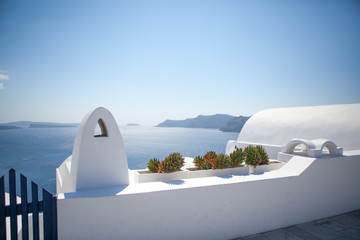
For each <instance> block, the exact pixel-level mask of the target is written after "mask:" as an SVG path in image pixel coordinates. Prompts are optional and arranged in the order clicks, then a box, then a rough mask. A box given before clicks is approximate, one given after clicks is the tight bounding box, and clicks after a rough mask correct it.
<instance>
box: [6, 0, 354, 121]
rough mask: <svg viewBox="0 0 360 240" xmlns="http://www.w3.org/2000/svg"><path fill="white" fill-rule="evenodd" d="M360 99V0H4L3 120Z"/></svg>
mask: <svg viewBox="0 0 360 240" xmlns="http://www.w3.org/2000/svg"><path fill="white" fill-rule="evenodd" d="M359 102H360V2H359V1H355V0H354V1H350V0H338V1H325V0H324V1H318V0H312V1H310V0H309V1H306V0H305V1H257V0H254V1H241V0H239V1H226V0H225V1H220V0H219V1H196V0H194V1H10V0H1V1H0V122H9V121H18V120H31V121H52V122H80V121H81V120H82V118H83V116H84V115H85V114H86V113H87V112H88V111H89V110H90V109H93V108H95V107H98V106H105V107H107V108H108V109H109V110H110V111H111V112H112V113H113V115H114V116H115V118H116V119H117V121H118V123H119V124H127V123H140V124H143V125H155V124H157V123H159V122H162V121H164V120H165V119H184V118H187V117H195V116H197V115H199V114H206V115H208V114H215V113H227V114H231V115H236V116H239V115H252V114H254V113H256V112H257V111H260V110H263V109H267V108H277V107H294V106H308V105H324V104H343V103H359Z"/></svg>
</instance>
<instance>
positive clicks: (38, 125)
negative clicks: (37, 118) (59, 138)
mask: <svg viewBox="0 0 360 240" xmlns="http://www.w3.org/2000/svg"><path fill="white" fill-rule="evenodd" d="M68 127H78V125H76V124H72V123H65V124H64V123H32V124H30V125H29V128H68Z"/></svg>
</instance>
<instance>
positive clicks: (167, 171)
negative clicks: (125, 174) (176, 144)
mask: <svg viewBox="0 0 360 240" xmlns="http://www.w3.org/2000/svg"><path fill="white" fill-rule="evenodd" d="M183 166H184V158H183V156H182V155H181V154H180V153H171V154H169V156H167V157H166V158H165V159H164V160H162V161H161V162H160V161H159V160H158V159H156V158H152V159H150V160H149V162H148V163H147V168H148V170H138V171H135V172H134V182H135V183H143V182H155V181H174V180H179V179H185V178H187V172H184V171H181V168H182V167H183Z"/></svg>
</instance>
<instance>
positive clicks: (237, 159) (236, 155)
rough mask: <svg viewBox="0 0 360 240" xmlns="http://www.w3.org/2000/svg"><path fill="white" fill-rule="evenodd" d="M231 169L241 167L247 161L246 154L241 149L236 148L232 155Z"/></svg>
mask: <svg viewBox="0 0 360 240" xmlns="http://www.w3.org/2000/svg"><path fill="white" fill-rule="evenodd" d="M229 157H230V167H231V168H235V167H240V165H241V164H242V162H243V161H244V159H245V152H244V151H243V150H242V149H241V148H237V147H235V150H234V151H233V152H232V153H230V156H229Z"/></svg>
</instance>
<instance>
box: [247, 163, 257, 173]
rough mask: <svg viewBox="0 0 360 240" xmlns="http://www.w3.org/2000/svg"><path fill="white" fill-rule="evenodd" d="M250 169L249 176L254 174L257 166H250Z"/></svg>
mask: <svg viewBox="0 0 360 240" xmlns="http://www.w3.org/2000/svg"><path fill="white" fill-rule="evenodd" d="M248 167H249V174H252V173H254V168H255V166H253V165H248Z"/></svg>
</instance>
